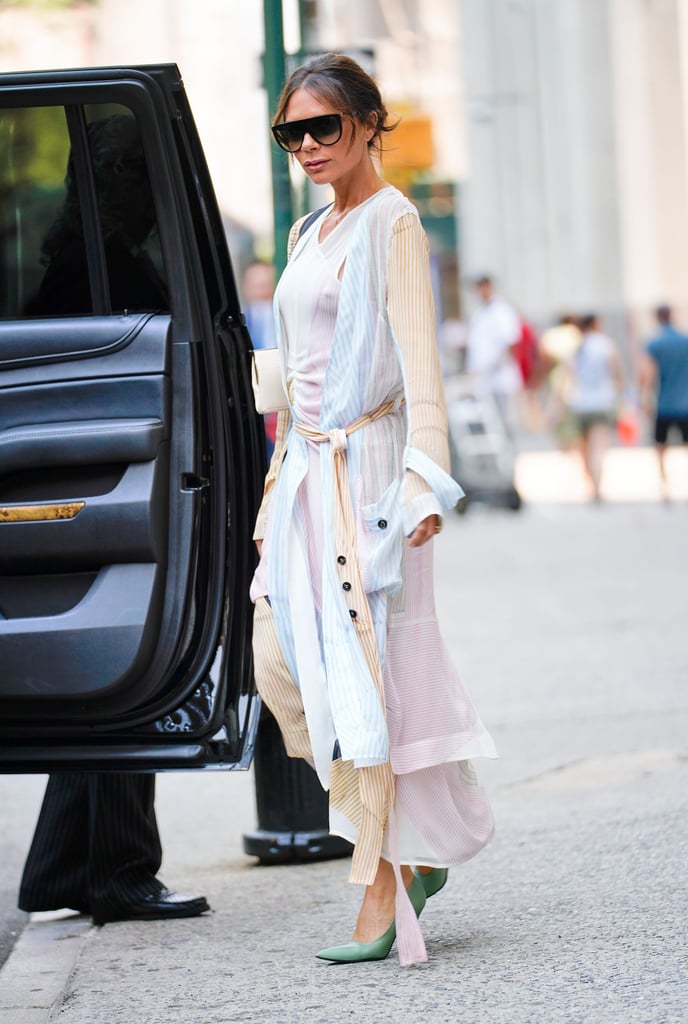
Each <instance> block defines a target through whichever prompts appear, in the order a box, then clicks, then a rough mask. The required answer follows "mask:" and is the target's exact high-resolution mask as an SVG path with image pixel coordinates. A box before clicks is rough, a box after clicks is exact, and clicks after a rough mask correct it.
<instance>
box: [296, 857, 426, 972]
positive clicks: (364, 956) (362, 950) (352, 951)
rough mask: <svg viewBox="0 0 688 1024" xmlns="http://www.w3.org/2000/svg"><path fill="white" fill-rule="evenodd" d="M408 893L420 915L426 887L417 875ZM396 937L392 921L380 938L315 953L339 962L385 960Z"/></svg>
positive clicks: (348, 943) (353, 940) (332, 947)
mask: <svg viewBox="0 0 688 1024" xmlns="http://www.w3.org/2000/svg"><path fill="white" fill-rule="evenodd" d="M408 894H409V899H410V900H411V906H412V907H413V909H414V910H415V912H416V917H420V915H421V912H422V910H423V907H424V906H425V889H424V888H423V885H422V883H421V881H420V879H419V877H418V876H417V875H415V876H414V878H413V881H412V882H411V884H410V886H409V887H408ZM396 937H397V923H396V921H392V923H391V925H390V926H389V928H388V929H387V931H386V932H385V933H384V934H383V935H381V936H380V937H379V939H374V940H373V941H372V942H356V941H355V939H352V940H351V942H347V943H345V944H344V945H343V946H330V947H329V948H328V949H321V950H320V952H319V953H316V954H315V955H316V956H317V957H319V958H320V960H332V961H333V962H334V963H338V964H359V963H364V962H365V961H366V960H384V959H385V958H386V957H388V956H389V951H390V949H391V948H392V943H393V942H394V940H395V938H396Z"/></svg>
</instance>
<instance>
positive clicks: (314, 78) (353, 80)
mask: <svg viewBox="0 0 688 1024" xmlns="http://www.w3.org/2000/svg"><path fill="white" fill-rule="evenodd" d="M297 89H305V90H306V92H309V93H311V95H312V96H315V98H316V99H318V100H319V101H320V102H321V103H326V104H328V105H329V106H331V107H332V109H333V110H336V111H338V112H340V113H342V114H349V115H350V116H351V117H355V118H356V119H357V120H358V121H360V123H361V124H363V125H366V127H373V126H374V129H375V130H374V134H373V136H372V137H371V138H370V140H369V141H368V146H369V147H377V148H378V149H381V148H382V147H381V138H382V135H383V133H384V132H391V131H392V130H393V129H394V128H395V127H396V125H393V124H392V125H388V124H387V123H386V122H387V117H388V114H387V109H386V107H385V105H384V103H383V102H382V96H381V95H380V90H379V88H378V85H377V82H376V81H375V80H374V79H373V78H371V77H370V75H369V74H368V73H367V72H366V71H364V70H363V68H362V67H361V66H360V64H357V63H356V61H355V60H352V59H351V57H346V56H345V55H344V54H343V53H325V54H321V55H320V56H317V57H312V58H311V59H310V60H308V61H306V62H305V63H304V64H301V65H300V66H299V67H298V68H296V69H295V70H294V71H292V73H291V75H290V76H289V78H288V79H287V82H286V84H285V86H284V88H283V89H282V92H281V93H280V97H279V100H278V101H277V111H276V113H275V117H274V120H273V122H272V123H273V124H280V123H281V122H282V121H284V119H285V111H286V109H287V106H288V104H289V100H290V99H291V97H292V94H293V93H295V92H296V90H297Z"/></svg>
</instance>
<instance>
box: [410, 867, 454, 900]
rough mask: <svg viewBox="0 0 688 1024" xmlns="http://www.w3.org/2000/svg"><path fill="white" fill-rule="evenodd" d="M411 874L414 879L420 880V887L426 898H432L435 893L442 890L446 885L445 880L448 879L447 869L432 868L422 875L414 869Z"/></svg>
mask: <svg viewBox="0 0 688 1024" xmlns="http://www.w3.org/2000/svg"><path fill="white" fill-rule="evenodd" d="M413 873H414V875H415V876H416V878H419V879H420V882H421V885H422V886H423V889H424V890H425V895H426V896H428V897H429V896H434V895H435V893H436V892H439V891H440V889H443V888H444V886H445V885H446V884H447V878H448V877H449V869H448V868H432V870H431V871H428V873H427V874H423V873H422V872H420V871H417V870H416V868H414V869H413Z"/></svg>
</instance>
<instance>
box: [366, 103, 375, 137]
mask: <svg viewBox="0 0 688 1024" xmlns="http://www.w3.org/2000/svg"><path fill="white" fill-rule="evenodd" d="M377 120H378V118H377V112H376V111H375V110H371V112H370V113H369V114H368V119H367V120H366V123H365V130H366V142H371V141H372V139H374V138H375V132H376V131H377Z"/></svg>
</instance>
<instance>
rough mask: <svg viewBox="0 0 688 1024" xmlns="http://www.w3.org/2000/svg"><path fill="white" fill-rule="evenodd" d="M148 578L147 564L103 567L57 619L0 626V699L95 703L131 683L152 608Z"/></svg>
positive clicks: (153, 570)
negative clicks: (0, 641) (115, 611)
mask: <svg viewBox="0 0 688 1024" xmlns="http://www.w3.org/2000/svg"><path fill="white" fill-rule="evenodd" d="M156 576H157V567H156V566H155V565H111V566H108V567H107V568H106V569H103V571H102V572H100V573H99V574H98V576H97V577H96V579H95V581H94V583H93V585H92V586H91V587H90V589H89V591H88V593H87V594H86V596H85V597H84V598H83V599H82V600H81V601H80V602H79V603H78V604H77V605H76V606H75V607H74V608H71V609H70V610H69V611H67V612H64V613H62V614H61V615H51V616H47V617H45V618H41V617H36V618H21V619H2V620H0V637H3V638H5V641H6V642H5V643H4V644H3V672H2V673H0V697H4V698H6V697H15V698H17V697H31V699H32V700H41V699H46V700H49V699H51V698H55V697H58V698H60V697H75V696H80V697H88V696H92V697H102V696H103V695H104V694H106V693H107V692H108V691H109V690H111V689H112V688H116V687H118V686H121V685H122V684H123V682H124V681H125V680H126V679H127V678H136V675H137V672H139V671H140V664H141V661H142V660H145V659H144V655H145V654H146V653H147V652H144V651H142V650H141V646H142V645H141V640H142V637H143V636H144V626H146V624H147V619H149V617H150V615H151V609H152V608H153V609H154V608H155V604H154V590H155V582H156ZM113 608H117V609H119V618H118V620H117V622H116V623H113V621H112V609H113ZM158 611H159V609H158ZM146 635H147V636H148V637H149V638H150V637H151V631H150V630H149V629H148V630H146Z"/></svg>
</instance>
